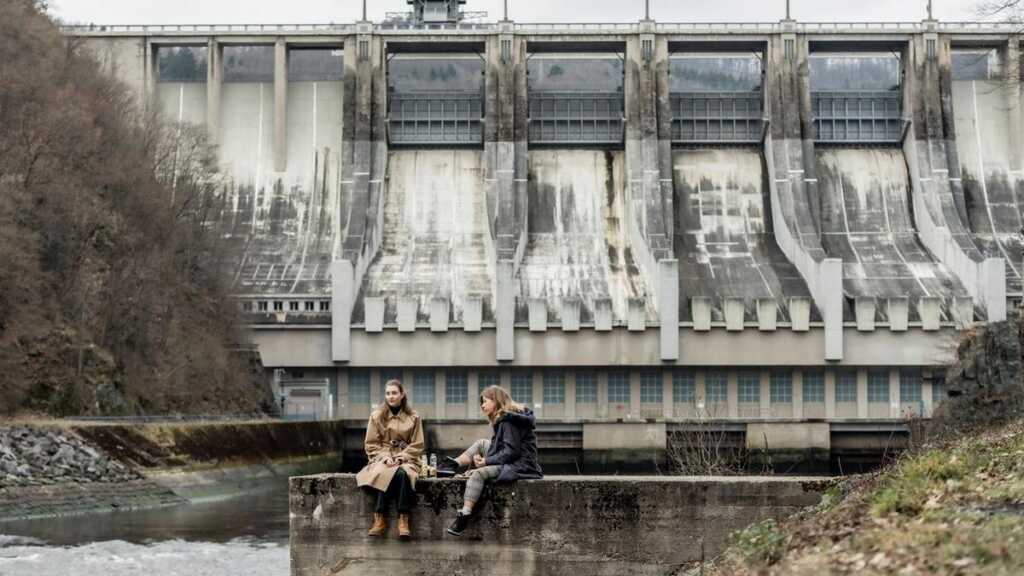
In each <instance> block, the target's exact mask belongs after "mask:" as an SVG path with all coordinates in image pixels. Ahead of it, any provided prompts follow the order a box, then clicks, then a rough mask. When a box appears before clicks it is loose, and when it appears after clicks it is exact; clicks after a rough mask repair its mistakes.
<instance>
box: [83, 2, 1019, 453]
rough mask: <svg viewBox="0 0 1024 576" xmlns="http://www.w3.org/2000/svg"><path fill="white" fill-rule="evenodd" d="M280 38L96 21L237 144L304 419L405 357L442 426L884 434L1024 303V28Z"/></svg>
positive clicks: (413, 31)
mask: <svg viewBox="0 0 1024 576" xmlns="http://www.w3.org/2000/svg"><path fill="white" fill-rule="evenodd" d="M272 28H273V29H269V28H267V29H258V28H244V27H239V28H218V27H206V28H192V29H188V30H185V29H159V30H157V29H152V28H123V29H114V28H109V29H108V28H86V29H82V28H74V29H69V32H68V33H69V34H70V35H72V36H76V37H81V38H83V39H84V40H83V41H84V42H85V43H87V44H88V45H89V46H90V47H93V48H95V52H96V54H97V55H98V56H99V57H100V58H101V59H102V60H103V61H104V62H106V63H107V64H108V65H109V66H110V67H111V68H112V69H115V70H116V72H117V74H118V76H119V77H120V78H122V79H123V80H124V81H125V82H126V83H127V84H128V85H129V86H131V87H132V88H134V89H137V90H138V91H139V92H140V95H143V96H152V95H153V92H156V93H157V94H158V95H159V100H160V101H161V102H162V105H163V107H164V109H165V111H166V112H167V113H168V116H169V117H170V118H171V119H172V120H182V121H187V122H192V123H205V125H206V127H207V128H208V129H209V131H210V133H211V135H212V136H213V139H214V140H216V141H217V143H218V144H219V146H220V152H219V153H220V160H221V164H222V166H223V168H224V177H225V182H224V186H223V187H222V188H223V190H224V202H223V208H222V211H221V213H220V215H219V216H218V218H217V225H218V226H220V227H221V228H222V229H223V231H224V234H225V237H226V238H228V239H229V240H230V241H231V242H232V243H233V247H232V250H231V252H232V256H231V261H230V262H229V265H228V266H227V270H226V273H227V274H228V275H229V276H230V279H231V281H232V282H233V286H234V292H235V294H236V296H237V297H238V305H239V307H240V308H241V309H242V311H243V317H244V318H245V321H246V322H247V324H248V326H249V328H250V331H249V336H250V339H251V344H252V346H253V347H254V348H255V349H258V350H259V353H260V355H261V358H262V360H263V363H264V366H265V367H266V368H267V369H268V370H272V371H273V372H272V374H274V377H275V382H277V385H278V388H277V390H276V391H277V392H279V393H281V394H282V395H284V396H285V397H286V400H287V399H288V398H291V397H292V396H290V394H292V391H294V404H295V405H296V406H299V405H304V406H306V405H314V404H316V405H318V406H320V409H319V412H318V413H319V414H333V416H336V417H342V418H359V417H362V415H364V413H365V412H366V411H367V410H369V408H370V406H372V405H373V404H375V403H378V402H380V400H381V397H380V394H381V383H382V382H384V381H386V380H387V379H389V378H391V377H395V376H396V375H401V376H402V378H404V380H403V382H404V383H405V384H407V385H408V386H409V387H410V389H411V392H412V393H413V397H414V398H416V399H417V404H418V405H420V406H423V409H424V413H427V412H430V413H431V414H433V415H436V416H437V417H438V418H452V417H457V418H459V419H461V418H462V417H463V416H465V417H471V416H475V415H476V411H475V408H476V407H475V406H474V405H473V402H470V401H469V399H472V398H473V397H474V395H475V390H476V389H478V387H479V386H482V385H487V384H490V383H500V384H503V385H505V386H507V387H509V388H512V389H514V393H515V395H516V397H517V399H520V400H522V401H524V402H527V403H530V404H532V405H533V407H534V409H535V412H536V413H537V414H539V415H540V418H541V419H542V420H545V421H547V422H549V423H551V424H552V425H562V424H566V425H568V426H569V428H571V427H572V426H575V425H579V424H581V423H582V422H585V421H589V420H590V419H594V420H597V421H600V422H603V423H607V424H609V425H613V424H614V425H616V426H626V425H627V424H629V422H628V420H631V419H648V418H654V419H655V420H656V421H658V422H664V423H666V424H667V423H677V422H685V421H687V420H688V419H691V418H694V417H699V416H700V415H704V414H712V413H713V414H714V415H715V416H714V418H715V419H718V420H723V421H725V423H727V424H729V425H739V424H744V425H745V424H748V423H749V422H748V421H753V420H762V419H776V420H779V421H780V422H781V421H783V420H784V419H786V418H790V417H791V418H792V419H794V420H798V421H805V420H811V419H816V418H821V417H824V418H825V419H826V420H828V421H829V423H830V425H831V424H833V423H836V424H837V425H840V424H841V426H847V425H849V426H851V427H852V428H851V429H850V431H849V432H850V433H851V434H852V433H860V431H862V430H867V429H868V427H869V426H871V425H872V423H871V422H870V421H871V419H872V418H883V419H885V420H887V423H886V425H892V426H898V425H900V422H901V418H903V417H904V416H905V415H906V414H907V413H914V414H923V415H928V414H930V413H931V412H932V410H933V409H934V408H935V407H936V406H938V405H939V404H941V403H942V402H943V401H944V399H945V387H944V379H943V378H944V372H945V368H944V366H945V365H946V364H947V363H948V362H950V361H951V360H952V351H953V350H954V349H955V343H956V341H957V340H958V338H960V337H961V331H962V330H964V329H969V328H971V327H973V326H975V325H978V324H980V323H985V322H991V321H1000V320H1003V319H1005V318H1006V316H1007V311H1008V309H1012V307H1013V306H1015V305H1017V304H1018V303H1019V302H1020V300H1021V298H1022V297H1024V290H1022V288H1021V283H1020V273H1021V267H1022V264H1021V263H1020V261H1021V259H1022V258H1024V242H1022V241H1021V240H1020V238H1019V236H1018V234H1017V233H1018V232H1019V230H1020V227H1021V225H1022V224H1024V217H1022V214H1021V206H1020V201H1019V200H1018V197H1019V196H1020V194H1021V193H1022V192H1024V190H1022V188H1021V186H1022V184H1021V181H1022V175H1021V172H1020V170H1022V169H1024V162H1022V160H1021V159H1022V157H1024V153H1022V140H1024V138H1022V137H1020V134H1022V133H1024V124H1021V122H1022V118H1024V114H1021V113H1020V105H1019V104H1020V85H1019V82H1015V80H1017V79H1018V78H1017V77H1016V76H1015V75H1013V74H1010V75H1009V76H1007V75H1005V74H1003V75H1002V76H1000V75H999V74H1001V73H1000V72H999V66H996V65H995V64H993V63H996V64H998V62H997V61H999V62H1010V61H1012V60H1014V58H1015V56H1014V55H1015V54H1019V51H1020V41H1019V38H1018V37H1017V36H1016V35H1015V31H1012V30H1008V29H1006V28H1005V27H1003V28H1000V27H999V26H996V25H993V27H992V29H991V30H990V29H989V27H988V25H971V26H964V25H960V24H955V23H941V22H933V21H926V22H921V23H912V24H893V25H892V26H885V27H876V26H867V25H861V24H836V25H835V26H831V25H829V26H823V25H819V24H804V23H799V22H792V21H786V22H782V23H771V24H758V25H754V26H734V25H730V24H721V25H715V26H710V25H694V26H679V25H673V24H666V23H658V22H643V23H629V24H615V25H609V26H604V25H601V26H577V25H570V24H566V25H562V24H554V25H533V24H522V23H515V22H501V23H493V24H489V23H479V24H478V23H474V24H473V26H472V27H469V28H463V27H459V26H456V27H454V28H451V29H446V30H443V31H442V30H438V29H431V28H429V27H419V26H417V25H415V24H408V25H405V24H403V25H401V26H397V25H394V23H376V24H375V23H369V22H364V23H358V24H355V23H353V24H338V25H336V26H331V27H327V28H316V27H298V28H295V27H289V26H283V25H282V26H275V27H272ZM271 46H273V48H272V49H271ZM176 47H185V48H188V49H190V50H199V51H205V60H204V59H203V57H202V54H199V55H198V56H196V55H195V54H193V56H192V57H186V55H185V54H184V53H180V50H181V49H184V48H176ZM979 47H983V48H984V49H983V50H982V49H980V48H979ZM165 50H167V51H168V53H170V56H168V55H166V54H165V56H164V57H161V56H160V54H161V53H162V52H164V51H165ZM175 50H178V52H175ZM979 51H980V52H984V53H985V54H984V55H983V56H984V57H983V58H981V59H980V60H979V59H978V58H974V57H973V55H972V54H973V52H979ZM965 52H971V53H972V54H969V55H968V56H970V58H968V59H966V60H965V57H964V53H965ZM995 52H998V56H999V57H998V58H996V57H994V56H992V54H995ZM312 53H318V54H312ZM880 55H881V56H880ZM172 56H173V58H172ZM737 59H741V60H742V63H741V65H740V68H737V66H736V64H735V62H736V61H737ZM190 62H192V63H193V64H194V63H197V62H206V69H205V70H199V68H202V66H201V65H199V64H196V65H193V64H190ZM531 62H532V63H533V64H531ZM595 62H604V63H605V64H601V65H600V66H598V65H596V64H595ZM608 62H612V63H613V65H612V66H611V67H609V66H607V65H606V64H607V63H608ZM965 62H966V63H967V64H965ZM975 62H981V64H983V65H984V66H982V65H975V64H973V63H975ZM538 63H543V64H544V67H543V72H541V71H537V70H534V71H533V72H531V66H533V67H534V68H536V66H537V65H538ZM171 64H174V65H175V66H178V67H179V68H180V69H179V68H174V71H175V73H176V74H178V73H181V74H180V75H179V76H180V77H181V78H185V77H186V76H187V77H188V78H189V79H190V80H188V81H182V80H180V79H179V76H175V77H174V78H170V77H168V78H164V77H162V76H161V74H163V72H164V71H165V68H166V69H167V70H171V67H170V65H171ZM972 66H973V67H972ZM1004 68H1005V66H1004ZM185 72H189V73H190V74H191V76H188V74H185ZM737 74H738V76H737ZM1004 77H1005V78H1004ZM203 78H205V82H203V81H202V80H203ZM552 78H555V79H557V81H553V82H548V81H549V80H551V79H552ZM975 78H977V79H975ZM1007 79H1008V80H1010V81H1009V82H1007V81H1006V80H1007ZM987 83H988V84H992V86H989V85H988V84H987ZM996 86H998V90H990V89H989V88H995V87H996ZM1004 89H1005V90H1004ZM204 91H205V96H206V97H205V99H204V97H203V95H204ZM318 394H319V400H316V401H311V400H309V398H312V397H315V396H316V395H318ZM327 406H330V407H332V408H334V410H333V412H332V411H331V410H327V409H325V407H327ZM709 406H710V407H718V408H715V409H714V410H711V409H709ZM620 418H621V419H622V420H623V422H621V423H619V422H616V421H617V420H618V419H620ZM850 422H853V423H852V424H850ZM787 425H788V424H787ZM846 432H847V431H846V430H845V429H844V431H843V433H846ZM559 433H564V434H570V433H571V430H568V428H567V429H566V430H562V431H561V432H559ZM633 433H635V432H630V434H633Z"/></svg>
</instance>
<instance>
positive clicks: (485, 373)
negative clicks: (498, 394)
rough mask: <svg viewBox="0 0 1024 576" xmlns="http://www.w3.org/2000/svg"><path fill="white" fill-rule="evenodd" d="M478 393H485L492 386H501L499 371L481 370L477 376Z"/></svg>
mask: <svg viewBox="0 0 1024 576" xmlns="http://www.w3.org/2000/svg"><path fill="white" fill-rule="evenodd" d="M476 382H477V389H478V390H477V392H478V393H479V392H483V391H484V390H486V389H487V388H489V387H490V386H500V385H501V375H500V374H499V373H498V371H497V370H481V371H480V372H479V373H477V375H476Z"/></svg>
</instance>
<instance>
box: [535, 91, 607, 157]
mask: <svg viewBox="0 0 1024 576" xmlns="http://www.w3.org/2000/svg"><path fill="white" fill-rule="evenodd" d="M623 107H624V98H623V94H622V93H621V92H543V91H536V92H531V93H530V97H529V123H530V135H529V141H530V143H531V144H621V143H622V139H623V135H624V125H625V123H624V120H623V117H624V116H623V109H624V108H623Z"/></svg>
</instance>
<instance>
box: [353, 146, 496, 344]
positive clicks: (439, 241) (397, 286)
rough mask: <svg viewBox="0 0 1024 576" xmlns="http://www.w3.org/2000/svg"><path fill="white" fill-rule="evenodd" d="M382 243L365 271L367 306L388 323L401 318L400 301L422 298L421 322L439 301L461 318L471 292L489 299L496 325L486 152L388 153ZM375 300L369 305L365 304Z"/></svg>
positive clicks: (486, 301)
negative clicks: (484, 164) (378, 308)
mask: <svg viewBox="0 0 1024 576" xmlns="http://www.w3.org/2000/svg"><path fill="white" fill-rule="evenodd" d="M383 201H384V230H383V241H382V244H381V248H380V252H379V253H378V254H377V258H376V259H375V260H374V261H373V262H371V264H370V267H369V268H368V269H367V273H366V277H365V279H364V282H363V286H362V295H363V298H362V303H363V305H362V308H364V310H363V312H364V314H359V312H360V310H359V308H360V306H359V305H358V304H357V308H356V311H355V312H354V318H353V320H354V321H356V322H359V320H360V319H361V318H360V316H364V315H365V306H367V305H371V306H374V305H376V306H384V323H385V325H394V324H396V323H397V319H398V305H399V299H401V298H411V299H415V300H416V301H417V303H418V304H417V311H418V312H417V315H418V318H417V319H418V320H419V321H422V322H426V321H429V313H430V304H431V301H432V300H434V299H435V298H442V299H443V300H444V301H445V302H451V319H452V321H453V322H454V323H456V324H461V323H462V319H463V318H462V316H463V309H464V306H465V302H466V299H467V297H477V298H480V299H482V300H483V301H484V305H483V309H484V311H485V316H484V318H485V321H488V322H493V321H494V320H493V312H490V311H491V310H493V303H492V302H491V293H492V290H493V284H494V264H493V262H492V261H491V258H490V257H489V255H490V254H493V252H494V248H493V241H492V240H491V231H490V228H489V226H488V224H487V207H486V195H485V194H484V174H483V167H482V154H481V153H480V152H479V151H474V150H401V151H392V152H391V153H390V154H389V155H388V185H387V186H386V188H385V192H384V200H383ZM367 299H369V303H368V302H367Z"/></svg>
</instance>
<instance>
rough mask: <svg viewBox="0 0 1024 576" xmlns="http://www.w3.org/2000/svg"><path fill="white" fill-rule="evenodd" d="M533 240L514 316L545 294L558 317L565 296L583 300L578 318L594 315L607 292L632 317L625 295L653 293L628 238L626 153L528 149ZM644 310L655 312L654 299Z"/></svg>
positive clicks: (618, 311) (622, 315)
mask: <svg viewBox="0 0 1024 576" xmlns="http://www.w3.org/2000/svg"><path fill="white" fill-rule="evenodd" d="M529 158H530V167H529V204H528V205H529V217H528V220H527V223H528V224H527V226H528V240H527V245H526V252H525V254H524V256H523V263H522V265H521V266H520V269H519V276H520V281H519V291H518V296H519V299H518V302H519V307H518V310H517V313H516V319H517V321H520V322H526V321H527V320H528V316H529V313H528V309H527V307H528V306H529V302H530V301H531V300H543V301H544V302H545V304H546V308H547V311H548V312H547V314H548V320H549V321H551V322H552V323H560V321H561V320H562V317H561V313H562V308H561V305H562V301H563V299H567V298H571V299H576V300H579V302H580V321H581V322H583V323H585V324H590V323H593V321H594V308H593V306H594V301H595V300H596V299H599V298H608V299H610V300H611V303H612V312H613V318H614V319H615V321H616V322H618V323H624V322H625V321H626V314H627V312H626V310H627V302H628V301H629V299H631V298H643V297H645V296H647V294H648V289H647V285H646V282H645V280H644V277H643V275H642V274H640V272H639V270H638V269H637V263H636V261H635V260H634V258H633V255H632V252H631V251H630V248H629V242H628V241H627V230H626V226H625V223H626V213H625V209H626V208H625V205H626V201H625V186H624V181H623V178H624V175H623V161H624V158H623V155H622V153H620V152H615V151H609V152H605V151H600V150H535V151H532V152H530V157H529ZM647 302H648V303H649V306H648V307H647V309H646V314H647V315H648V317H650V318H656V317H657V316H656V313H655V311H654V306H653V302H651V301H650V300H647Z"/></svg>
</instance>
